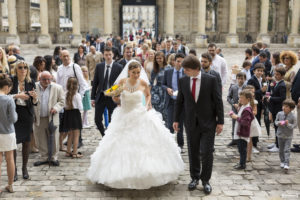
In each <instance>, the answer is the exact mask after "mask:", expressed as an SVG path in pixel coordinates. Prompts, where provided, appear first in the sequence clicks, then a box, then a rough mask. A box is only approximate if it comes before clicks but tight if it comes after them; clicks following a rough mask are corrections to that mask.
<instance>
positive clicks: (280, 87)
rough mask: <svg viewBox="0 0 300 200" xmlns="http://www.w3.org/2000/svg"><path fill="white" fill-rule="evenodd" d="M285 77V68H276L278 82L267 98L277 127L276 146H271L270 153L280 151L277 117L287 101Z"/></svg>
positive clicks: (275, 75)
mask: <svg viewBox="0 0 300 200" xmlns="http://www.w3.org/2000/svg"><path fill="white" fill-rule="evenodd" d="M284 75H285V69H284V67H277V68H275V73H274V77H275V80H276V83H275V84H274V83H273V85H274V86H271V87H272V88H270V90H271V96H266V97H265V98H266V99H267V101H268V102H269V109H270V112H271V114H272V119H274V127H275V137H276V140H275V145H272V147H271V146H270V149H269V151H271V152H277V151H279V146H278V138H277V134H276V133H277V128H278V127H277V126H276V124H275V119H276V115H277V113H278V112H280V111H282V103H283V101H284V100H285V99H286V86H285V83H284V80H283V78H284Z"/></svg>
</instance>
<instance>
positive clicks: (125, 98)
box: [121, 90, 143, 110]
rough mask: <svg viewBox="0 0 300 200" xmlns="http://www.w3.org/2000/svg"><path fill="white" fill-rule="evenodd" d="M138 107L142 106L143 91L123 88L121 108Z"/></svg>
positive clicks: (130, 108) (131, 108)
mask: <svg viewBox="0 0 300 200" xmlns="http://www.w3.org/2000/svg"><path fill="white" fill-rule="evenodd" d="M139 107H143V92H142V91H140V90H137V91H135V92H129V91H127V90H124V91H123V92H122V94H121V108H122V109H126V110H133V109H134V108H139Z"/></svg>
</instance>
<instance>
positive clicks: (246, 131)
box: [231, 90, 254, 170]
mask: <svg viewBox="0 0 300 200" xmlns="http://www.w3.org/2000/svg"><path fill="white" fill-rule="evenodd" d="M239 96H240V98H239V102H240V103H241V104H242V107H241V108H240V109H239V112H238V114H237V115H236V114H232V115H231V118H232V119H235V120H236V121H237V123H236V127H235V130H236V131H235V135H234V139H236V140H237V141H238V150H239V154H240V161H239V163H238V164H237V165H236V166H235V167H234V168H235V169H237V170H241V169H246V159H247V143H248V141H249V136H250V127H251V122H252V120H253V119H254V115H253V113H252V108H251V106H250V102H253V97H252V94H251V92H250V91H248V90H243V91H241V92H240V94H239ZM238 127H239V128H238Z"/></svg>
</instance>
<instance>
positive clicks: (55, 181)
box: [1, 45, 300, 200]
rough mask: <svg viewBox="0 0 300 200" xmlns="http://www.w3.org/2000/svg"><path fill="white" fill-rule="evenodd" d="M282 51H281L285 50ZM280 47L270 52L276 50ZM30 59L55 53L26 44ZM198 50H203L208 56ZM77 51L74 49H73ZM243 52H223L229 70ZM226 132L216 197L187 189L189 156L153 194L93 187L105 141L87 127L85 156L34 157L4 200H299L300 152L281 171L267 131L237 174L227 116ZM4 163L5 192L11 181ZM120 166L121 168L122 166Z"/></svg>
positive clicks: (217, 159) (218, 145)
mask: <svg viewBox="0 0 300 200" xmlns="http://www.w3.org/2000/svg"><path fill="white" fill-rule="evenodd" d="M282 49H283V48H281V50H282ZM274 50H275V49H271V51H272V52H274ZM22 51H23V52H24V55H25V58H26V60H27V61H30V63H32V60H33V57H34V56H33V55H45V54H52V52H53V51H52V50H49V49H38V48H37V47H35V46H32V45H31V46H23V47H22ZM204 51H205V49H199V50H198V52H199V53H200V52H204ZM73 52H74V50H73ZM243 52H244V48H238V49H225V48H224V49H223V54H224V55H225V58H226V59H227V62H228V66H231V65H232V64H241V63H242V60H243V59H244V53H243ZM229 82H230V81H228V84H227V85H226V87H225V88H224V94H223V100H224V105H225V113H228V111H229V110H230V107H229V105H228V103H227V102H226V95H227V91H228V87H229ZM225 116H226V119H225V126H224V131H223V133H222V134H221V135H220V136H217V137H216V141H215V149H216V150H215V156H214V168H213V176H212V179H211V181H210V182H211V185H212V187H213V191H212V194H211V195H209V196H205V195H204V193H203V190H202V186H198V188H197V190H195V191H192V192H190V191H188V190H187V184H188V183H189V181H190V177H189V171H188V156H187V150H186V147H185V153H183V155H182V157H183V159H184V161H185V163H186V170H185V171H184V172H183V173H182V174H181V175H180V177H179V178H178V180H177V181H175V182H173V183H170V184H167V185H165V186H162V187H155V188H151V189H149V190H116V189H110V188H108V187H105V186H103V185H96V184H92V183H91V182H89V181H88V180H87V178H86V177H85V174H86V172H87V168H88V167H89V156H90V155H91V154H92V153H93V151H94V150H95V147H96V146H97V145H98V143H99V141H100V139H101V137H100V134H99V132H98V131H97V130H96V128H95V126H93V127H92V128H91V129H84V131H83V139H84V146H83V147H82V148H81V149H80V151H81V152H82V153H83V155H84V157H83V158H82V159H70V158H65V157H64V154H63V153H60V157H59V160H60V163H61V165H60V166H59V167H51V168H49V167H48V166H40V167H33V162H34V161H37V159H38V155H37V154H31V155H30V159H29V164H28V170H29V175H30V179H29V180H23V179H22V178H21V176H19V179H20V180H19V181H17V182H15V183H14V190H15V193H13V194H8V193H3V194H2V196H1V198H3V199H14V198H16V199H17V198H18V199H107V200H115V199H170V200H177V199H178V200H183V199H188V200H198V199H213V200H215V199H220V200H227V199H228V200H231V199H239V200H240V199H241V200H244V199H245V200H246V199H255V200H263V199H273V200H275V199H289V200H290V199H300V154H296V153H291V166H290V170H289V172H288V174H285V173H284V172H283V171H282V170H281V169H280V167H279V156H278V153H269V152H267V151H266V149H267V148H266V146H267V144H270V143H271V142H273V141H274V130H273V129H272V133H271V135H270V137H268V136H267V135H266V131H265V129H264V128H263V135H262V136H261V137H260V143H259V149H260V153H259V154H254V155H253V161H252V162H250V163H248V164H247V169H246V170H244V171H235V170H233V166H234V165H235V163H237V162H238V158H239V156H238V152H237V149H236V148H228V147H226V144H227V143H228V142H230V139H231V120H230V119H229V117H228V116H227V115H225ZM89 117H90V121H91V123H92V124H94V122H93V120H92V119H93V111H91V112H90V113H89ZM294 142H298V143H299V142H300V134H299V131H298V129H296V131H295V138H294ZM18 151H19V153H18V159H17V166H18V167H19V168H18V174H19V175H21V174H22V172H21V164H22V162H21V153H20V147H19V150H18ZM4 166H5V163H4V164H3V165H2V173H3V175H2V179H1V180H2V181H1V188H3V187H4V186H5V184H6V183H7V176H6V170H5V169H6V168H5V167H4ZM120 167H121V166H120Z"/></svg>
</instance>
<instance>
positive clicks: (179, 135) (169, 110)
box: [167, 98, 184, 147]
mask: <svg viewBox="0 0 300 200" xmlns="http://www.w3.org/2000/svg"><path fill="white" fill-rule="evenodd" d="M175 102H176V100H174V99H171V98H170V100H169V104H168V107H167V113H168V117H167V119H168V122H167V124H168V128H169V130H170V132H171V133H174V129H173V122H174V106H175ZM183 119H184V112H182V113H181V114H180V120H179V131H178V133H177V144H178V146H180V147H183V145H184V139H183V138H184V137H183Z"/></svg>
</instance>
